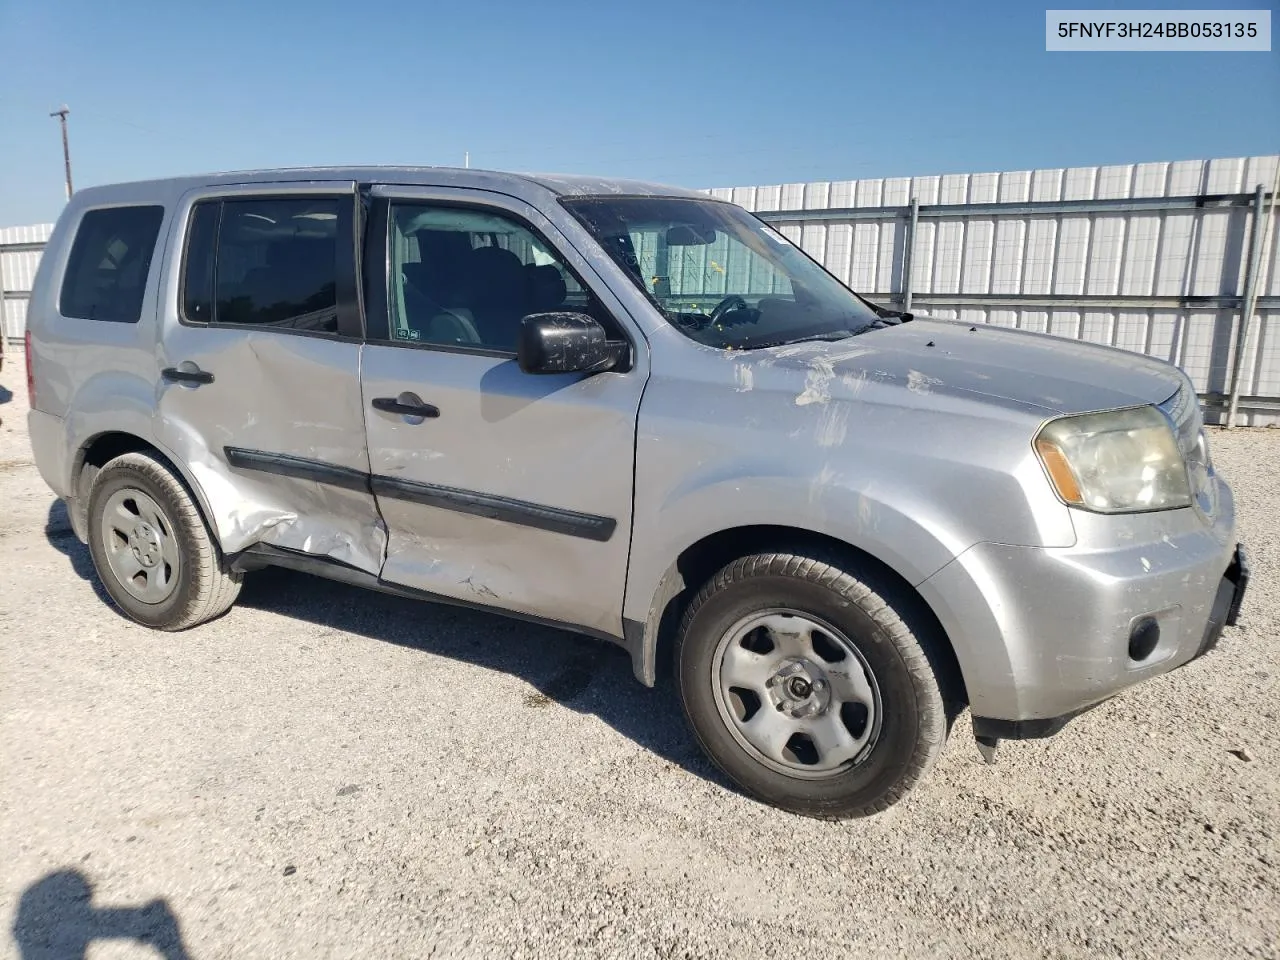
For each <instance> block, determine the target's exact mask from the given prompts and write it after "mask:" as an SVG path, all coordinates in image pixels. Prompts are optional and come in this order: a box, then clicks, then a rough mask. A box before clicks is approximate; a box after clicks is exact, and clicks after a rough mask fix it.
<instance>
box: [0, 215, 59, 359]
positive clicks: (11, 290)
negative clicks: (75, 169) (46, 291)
mask: <svg viewBox="0 0 1280 960" xmlns="http://www.w3.org/2000/svg"><path fill="white" fill-rule="evenodd" d="M52 232H53V224H51V223H40V224H36V225H35V226H31V227H0V331H2V332H3V334H4V336H6V337H8V338H9V339H10V340H15V339H16V340H21V339H22V334H23V331H24V330H26V326H27V300H26V295H27V294H28V293H29V292H30V291H31V282H32V280H34V279H35V275H36V267H38V266H39V265H40V251H39V250H38V249H35V250H31V249H25V247H26V246H28V245H35V244H41V245H43V244H44V243H45V242H46V241H47V240H48V239H49V234H50V233H52ZM14 246H18V247H19V249H16V250H13V249H6V247H14Z"/></svg>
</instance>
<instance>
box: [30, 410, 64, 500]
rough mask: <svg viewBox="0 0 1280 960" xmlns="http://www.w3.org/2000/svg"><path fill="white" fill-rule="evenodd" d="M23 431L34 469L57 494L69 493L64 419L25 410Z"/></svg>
mask: <svg viewBox="0 0 1280 960" xmlns="http://www.w3.org/2000/svg"><path fill="white" fill-rule="evenodd" d="M27 434H28V436H29V437H30V439H31V454H32V457H33V458H34V459H35V462H36V469H37V470H38V471H40V476H41V478H43V480H44V482H45V483H46V484H48V485H49V489H50V490H52V491H53V492H54V493H56V494H57V495H58V496H59V497H66V496H68V495H69V494H71V493H73V492H74V491H72V490H69V489H67V488H68V486H69V485H70V484H69V480H70V464H68V463H67V429H66V421H64V420H63V419H62V418H61V417H55V416H54V415H53V414H51V413H45V412H44V411H42V410H29V411H28V412H27Z"/></svg>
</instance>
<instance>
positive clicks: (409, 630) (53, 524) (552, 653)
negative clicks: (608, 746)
mask: <svg viewBox="0 0 1280 960" xmlns="http://www.w3.org/2000/svg"><path fill="white" fill-rule="evenodd" d="M45 532H46V536H47V537H48V539H49V542H50V543H51V544H52V545H53V546H54V547H55V548H57V549H58V550H59V551H60V552H62V553H63V554H65V555H66V556H67V557H68V559H69V560H70V561H71V566H72V569H74V570H75V572H76V574H77V575H78V576H80V577H81V578H82V579H84V580H87V581H88V582H89V583H90V584H91V585H92V586H93V589H94V592H95V593H96V594H97V595H98V598H99V599H100V600H101V601H102V602H103V603H104V604H106V605H107V606H109V607H111V609H112V610H113V611H115V612H116V613H117V615H118V616H123V614H120V613H119V612H118V611H117V610H116V607H115V605H114V604H113V603H112V602H111V600H110V598H109V596H108V595H107V593H106V591H105V590H104V589H103V587H102V585H101V583H100V581H99V580H98V576H97V573H96V571H95V570H94V568H93V561H92V559H91V558H90V556H89V548H88V547H86V546H85V545H84V544H82V543H81V542H80V541H79V540H78V539H76V537H75V534H74V533H72V531H71V525H70V521H69V520H68V519H67V514H66V508H65V506H64V505H63V504H62V502H61V501H58V502H56V503H55V504H54V505H53V506H52V507H51V508H50V510H49V521H48V524H47V525H46V528H45ZM237 605H239V606H245V607H253V608H255V609H258V610H265V611H269V612H271V613H275V614H279V615H281V616H287V617H292V618H293V619H295V620H302V621H306V622H308V623H312V624H315V625H316V626H319V627H324V628H326V629H328V630H336V631H343V632H346V633H352V634H357V635H359V636H363V637H368V638H370V639H373V640H378V641H380V642H383V643H393V644H396V645H397V646H402V647H408V648H410V649H413V650H421V651H423V652H424V653H431V654H434V655H436V656H441V657H449V658H450V659H453V660H459V661H463V662H466V663H472V664H475V665H477V666H480V667H484V668H485V669H488V670H496V671H501V672H502V673H506V674H510V675H511V676H515V677H519V678H520V679H522V680H524V681H525V682H526V683H528V684H529V686H530V687H531V689H530V690H529V691H528V692H527V693H526V694H524V696H523V698H522V704H521V705H522V709H528V710H530V711H531V712H533V711H536V710H538V709H539V708H544V707H546V706H548V705H549V704H550V703H553V702H554V703H558V704H561V705H563V706H567V707H569V708H571V709H573V710H577V711H579V712H582V713H591V714H594V715H595V716H597V717H599V718H600V719H601V720H603V721H604V722H605V723H607V724H609V726H611V727H613V728H614V729H615V730H617V731H618V732H619V733H621V734H622V735H623V736H626V737H628V738H629V739H631V740H633V741H634V742H635V743H637V744H639V745H640V746H642V747H644V748H645V749H646V750H649V751H651V752H653V753H654V754H656V755H657V756H659V757H662V758H663V759H664V760H666V761H667V762H668V763H672V764H674V765H676V766H678V767H680V768H682V769H684V770H686V771H688V772H689V773H692V774H694V775H695V776H698V777H702V778H704V779H706V780H709V781H712V782H714V783H716V784H718V785H720V786H723V787H725V788H726V789H731V790H732V789H735V788H734V787H733V786H732V785H731V784H730V783H729V782H728V780H727V779H725V778H724V777H723V776H722V775H721V774H720V772H719V771H718V770H716V769H715V767H714V766H712V764H711V763H710V762H709V761H708V760H707V759H706V758H705V756H704V755H703V753H702V751H701V750H700V749H699V748H698V745H697V744H696V743H695V742H694V740H693V737H692V736H691V734H690V733H689V731H688V728H687V727H686V726H685V723H684V717H683V715H682V713H681V709H680V703H679V700H678V699H677V696H676V693H675V690H674V687H673V684H671V683H670V682H663V680H662V678H661V676H660V678H659V682H658V685H657V687H656V688H654V689H652V690H650V689H649V688H647V687H645V686H643V685H642V684H641V683H639V681H637V680H636V679H635V675H634V674H633V673H632V670H631V659H630V657H629V656H628V655H627V653H626V652H625V651H624V650H622V648H620V647H616V646H614V645H612V644H610V643H607V642H605V641H603V640H596V639H593V638H591V637H583V636H580V635H577V634H573V633H569V632H567V631H563V630H556V629H553V628H551V627H543V626H538V625H536V624H529V623H524V622H522V621H519V620H512V619H510V618H508V617H503V616H499V615H497V614H491V613H485V612H482V611H478V610H470V609H467V608H465V607H455V606H450V605H446V604H440V603H429V602H425V601H420V600H409V599H405V598H402V597H394V596H390V595H388V594H383V593H377V592H376V591H372V590H366V589H363V588H360V587H353V586H348V585H346V584H342V583H337V582H334V581H331V580H326V579H323V578H321V577H315V576H310V575H308V574H304V573H297V572H294V571H292V570H283V569H279V568H268V569H266V570H258V571H255V572H253V573H250V574H247V575H246V576H245V583H244V588H243V590H242V591H241V593H240V598H239V600H238V601H237ZM530 722H536V718H535V717H531V718H530Z"/></svg>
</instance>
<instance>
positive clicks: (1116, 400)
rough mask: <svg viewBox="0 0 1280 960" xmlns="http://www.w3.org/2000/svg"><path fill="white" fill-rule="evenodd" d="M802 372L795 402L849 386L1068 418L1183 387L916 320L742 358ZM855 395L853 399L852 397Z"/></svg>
mask: <svg viewBox="0 0 1280 960" xmlns="http://www.w3.org/2000/svg"><path fill="white" fill-rule="evenodd" d="M748 357H754V359H755V361H756V363H758V364H760V365H762V366H776V367H781V368H792V369H795V370H797V371H803V372H804V380H803V384H801V383H799V382H797V387H798V392H797V396H796V402H797V403H799V404H801V405H803V404H804V403H806V402H809V401H811V400H818V401H822V400H826V399H829V398H832V397H838V396H840V395H841V394H842V393H844V392H845V390H842V389H841V387H842V385H843V386H845V387H846V388H847V387H848V386H849V385H850V384H858V383H863V384H865V383H866V382H868V381H874V382H879V383H900V384H901V385H902V386H905V387H907V388H908V389H910V390H912V391H914V392H916V393H922V394H923V393H927V394H934V395H939V396H953V397H956V398H958V399H969V400H983V399H985V400H987V401H989V402H994V403H997V404H999V405H1001V406H1006V407H1015V408H1022V409H1025V410H1028V411H1029V412H1039V413H1052V414H1070V413H1086V412H1089V411H1094V410H1107V409H1114V408H1116V407H1126V406H1134V405H1137V404H1144V403H1161V402H1163V401H1165V400H1167V399H1168V398H1169V397H1171V396H1173V395H1174V394H1175V393H1176V392H1177V391H1178V390H1179V389H1180V388H1181V386H1182V384H1183V382H1184V379H1185V378H1184V375H1183V374H1182V372H1181V371H1179V370H1178V368H1177V367H1175V366H1173V365H1172V364H1169V363H1165V362H1164V361H1161V360H1156V359H1153V358H1151V357H1146V356H1143V355H1141V354H1136V353H1131V352H1129V351H1127V350H1120V349H1117V348H1114V347H1105V346H1101V345H1098V344H1094V343H1085V342H1081V341H1078V340H1068V339H1065V338H1062V337H1054V336H1049V335H1047V334H1038V333H1031V332H1029V331H1024V330H1011V329H1007V328H1003V327H993V326H988V325H986V324H976V325H974V324H968V323H957V322H954V321H948V320H932V319H925V318H918V319H916V320H913V321H910V322H908V323H902V324H898V325H896V326H892V327H885V328H881V329H875V330H869V331H867V332H866V333H863V334H860V335H858V336H855V337H849V338H846V339H844V340H837V341H833V342H809V343H798V344H791V345H788V346H782V347H774V348H770V349H767V350H760V351H750V352H744V353H743V354H741V355H739V359H740V360H743V359H747V358H748ZM853 392H854V393H855V394H856V393H857V390H856V389H855V390H854V391H853Z"/></svg>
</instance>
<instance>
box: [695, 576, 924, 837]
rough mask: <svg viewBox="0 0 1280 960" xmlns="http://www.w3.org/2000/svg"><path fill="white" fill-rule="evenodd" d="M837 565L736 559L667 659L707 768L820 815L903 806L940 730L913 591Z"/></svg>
mask: <svg viewBox="0 0 1280 960" xmlns="http://www.w3.org/2000/svg"><path fill="white" fill-rule="evenodd" d="M840 562H841V561H838V560H836V559H835V558H825V559H820V558H818V557H817V556H806V555H802V554H794V553H767V554H755V555H752V556H747V557H743V558H741V559H739V560H735V561H734V562H733V563H730V564H729V565H727V566H726V567H724V568H723V569H722V570H720V571H719V572H718V573H717V574H716V575H715V576H714V577H712V578H711V580H710V581H709V582H708V583H707V584H706V585H705V586H704V587H703V588H702V589H701V590H700V591H699V592H698V594H697V596H696V597H695V598H694V599H693V601H692V603H691V604H690V605H689V608H688V610H687V611H686V613H685V616H684V621H683V624H682V626H681V630H680V635H679V637H678V639H677V642H676V650H675V655H676V671H675V672H676V680H677V686H678V688H679V692H680V698H681V701H682V703H683V705H684V711H685V716H686V718H687V720H688V722H689V725H690V727H691V728H692V729H693V733H694V736H695V737H696V738H697V740H698V742H699V744H700V745H701V746H702V748H703V750H705V751H706V753H707V755H708V756H709V757H710V758H711V760H712V761H713V762H714V763H715V764H716V766H717V767H719V768H720V770H722V771H723V772H724V773H725V775H726V776H728V777H729V778H730V779H731V780H732V781H733V782H734V783H735V784H736V785H737V786H738V787H740V788H741V789H742V790H744V791H745V792H746V793H748V794H750V795H751V796H753V797H755V798H757V799H759V800H761V801H763V802H765V803H768V804H770V805H773V806H776V807H780V808H782V809H783V810H787V811H790V812H792V813H797V814H801V815H804V816H809V817H817V818H822V819H844V818H849V817H857V816H867V815H870V814H874V813H877V812H879V811H882V810H885V809H887V808H888V807H890V806H891V805H893V804H894V803H896V802H897V801H899V800H901V799H902V798H903V797H904V796H906V795H907V793H909V792H910V791H911V789H912V788H913V787H914V786H915V785H916V784H917V783H918V782H919V781H920V780H922V779H924V777H925V776H926V775H927V773H928V772H929V770H930V769H931V768H932V766H933V764H934V763H935V761H936V760H937V757H938V755H939V753H940V752H941V750H942V746H943V743H944V742H945V741H946V736H947V730H948V721H947V711H946V707H945V702H944V697H943V693H942V689H941V683H940V677H939V674H938V672H937V671H936V669H935V666H934V664H933V663H932V662H931V661H930V658H929V657H928V656H927V655H926V652H925V649H926V643H927V642H930V641H931V639H932V638H928V639H926V638H925V637H924V636H923V635H924V634H926V633H927V632H928V630H929V625H928V624H927V623H925V622H923V621H922V619H921V618H919V617H918V616H916V615H915V613H914V612H913V611H915V610H916V609H917V607H916V604H915V603H914V602H913V601H914V594H911V593H910V592H909V589H908V588H906V587H903V586H901V585H899V584H897V583H894V582H892V581H890V580H889V579H888V578H887V577H884V576H881V575H877V572H867V573H866V574H861V575H860V574H855V573H854V572H852V571H851V570H849V569H845V568H844V567H842V566H841V565H838V564H839V563H840ZM908 621H910V622H911V623H912V624H913V625H914V627H915V630H914V631H913V628H912V626H908ZM917 632H919V633H920V634H921V636H917ZM922 641H925V642H922Z"/></svg>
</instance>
